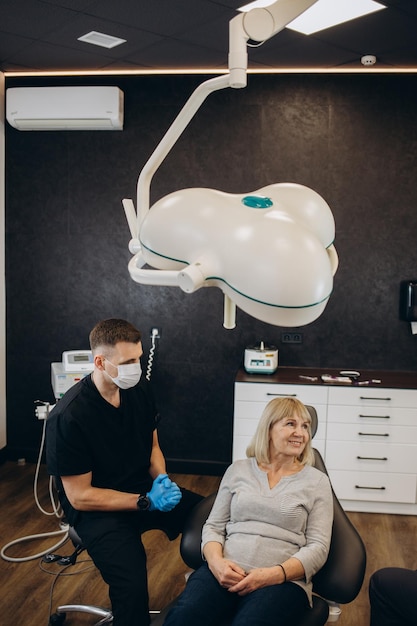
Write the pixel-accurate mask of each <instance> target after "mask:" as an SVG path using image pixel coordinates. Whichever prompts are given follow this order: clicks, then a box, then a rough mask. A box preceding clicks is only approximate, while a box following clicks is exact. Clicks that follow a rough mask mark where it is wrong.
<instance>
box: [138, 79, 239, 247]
mask: <svg viewBox="0 0 417 626" xmlns="http://www.w3.org/2000/svg"><path fill="white" fill-rule="evenodd" d="M229 84H230V83H229V75H228V74H225V75H222V76H216V78H211V79H209V80H206V81H204V83H202V84H201V85H199V86H198V87H197V89H195V90H194V92H193V93H192V94H191V96H190V97H189V99H188V100H187V102H186V103H185V105H184V106H183V108H182V109H181V111H180V112H179V114H178V115H177V117H176V118H175V120H174V121H173V123H172V124H171V126H170V127H169V128H168V130H167V132H166V133H165V135H164V136H163V138H162V139H161V141H160V142H159V144H158V145H157V147H156V148H155V150H154V151H153V153H152V155H151V156H150V158H149V159H148V161H147V162H146V163H145V165H144V167H143V169H142V171H141V173H140V175H139V178H138V184H137V222H138V223H137V235H139V232H140V225H141V223H142V220H143V218H144V217H145V216H146V214H147V212H148V211H149V203H150V186H151V181H152V178H153V175H154V174H155V172H156V170H157V169H158V167H159V166H160V165H161V163H162V161H163V160H164V159H165V158H166V156H167V155H168V153H169V152H170V150H171V149H172V147H173V146H174V145H175V143H176V142H177V141H178V139H179V137H180V136H181V135H182V133H183V132H184V130H185V129H186V127H187V126H188V124H189V123H190V121H191V119H192V118H193V117H194V115H195V114H196V113H197V111H198V109H199V108H200V106H201V105H202V104H203V102H204V100H205V99H206V98H207V96H209V95H210V94H211V93H213V92H214V91H217V90H219V89H224V88H225V87H229Z"/></svg>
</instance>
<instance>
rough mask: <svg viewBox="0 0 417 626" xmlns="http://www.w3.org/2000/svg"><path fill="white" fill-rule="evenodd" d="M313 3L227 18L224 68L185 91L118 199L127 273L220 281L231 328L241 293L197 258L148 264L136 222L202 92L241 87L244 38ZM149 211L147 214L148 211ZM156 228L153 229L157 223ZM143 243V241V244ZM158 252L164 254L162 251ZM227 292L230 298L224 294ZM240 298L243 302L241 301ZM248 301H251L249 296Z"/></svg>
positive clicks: (267, 33) (163, 281)
mask: <svg viewBox="0 0 417 626" xmlns="http://www.w3.org/2000/svg"><path fill="white" fill-rule="evenodd" d="M315 2H317V0H277V1H276V2H274V3H273V4H271V5H270V6H269V7H267V8H264V9H252V10H251V11H249V12H247V13H241V14H239V15H237V16H236V17H235V18H234V19H232V20H231V21H230V24H229V58H228V64H229V73H228V74H226V75H223V76H219V77H216V78H212V79H209V80H207V81H205V82H204V83H202V84H201V85H199V87H197V89H195V91H194V92H193V93H192V94H191V96H190V98H189V99H188V101H187V102H186V103H185V105H184V107H183V108H182V109H181V111H180V113H179V114H178V115H177V117H176V118H175V120H174V121H173V123H172V124H171V126H170V128H169V129H168V131H167V132H166V133H165V135H164V137H163V138H162V140H161V141H160V143H159V144H158V146H157V147H156V149H155V150H154V152H153V153H152V155H151V157H150V158H149V159H148V161H147V162H146V164H145V166H144V167H143V169H142V171H141V173H140V175H139V178H138V182H137V206H136V210H135V206H134V203H133V200H131V199H127V198H125V199H124V200H123V201H122V202H123V207H124V210H125V214H126V218H127V221H128V225H129V229H130V232H131V237H132V239H131V241H130V243H129V250H130V252H131V253H132V254H133V255H134V256H133V258H132V259H131V261H130V263H129V273H130V275H131V277H132V278H133V280H135V281H136V282H138V283H141V284H144V285H165V286H178V287H180V288H181V289H183V290H184V291H186V292H188V293H190V292H192V291H195V290H196V289H199V288H200V287H202V286H211V285H213V286H220V287H221V288H222V291H223V293H224V326H225V328H234V326H235V314H236V299H237V300H239V298H240V300H239V306H241V307H242V308H243V305H244V303H245V301H246V300H247V296H245V295H242V294H240V296H239V295H237V294H236V292H233V289H232V290H230V288H229V286H225V285H224V283H223V279H222V278H220V279H216V278H211V277H210V272H207V269H208V268H207V267H205V266H204V270H205V271H203V272H201V270H202V267H201V264H200V263H197V264H195V263H193V262H186V265H187V266H188V267H186V268H184V267H182V269H179V268H178V265H184V264H181V263H180V262H179V261H176V260H175V258H174V257H169V256H165V259H164V261H163V263H162V265H163V267H159V269H152V265H153V266H154V267H155V266H156V267H158V263H160V259H158V260H157V262H156V265H155V264H154V262H153V261H155V255H154V253H153V252H152V250H151V249H147V250H146V249H145V248H143V247H142V243H141V229H142V225H143V223H144V220H145V218H147V216H148V214H149V209H150V186H151V182H152V178H153V176H154V174H155V172H156V170H157V169H158V168H159V166H160V165H161V163H162V162H163V160H164V159H165V158H166V156H167V155H168V153H169V152H170V150H171V149H172V147H173V146H174V145H175V143H176V142H177V141H178V139H179V137H180V136H181V134H182V133H183V131H184V130H185V128H186V127H187V126H188V124H189V122H190V121H191V119H192V118H193V116H194V115H195V114H196V112H197V111H198V109H199V108H200V106H201V105H202V104H203V102H204V101H205V99H206V98H207V96H208V95H210V94H211V93H213V92H214V91H217V90H220V89H224V88H226V87H233V88H243V87H246V83H247V79H246V74H247V64H248V55H247V45H248V42H249V41H257V42H263V41H266V40H267V39H270V38H271V37H273V36H274V35H275V34H277V33H278V32H279V31H281V30H282V29H283V28H284V27H285V26H286V25H287V24H289V23H290V22H291V21H293V20H294V19H295V18H296V17H298V16H299V15H300V14H302V13H303V12H304V11H305V10H307V9H308V8H309V7H311V6H312V5H313V4H315ZM150 215H152V213H151V214H150ZM157 230H159V228H158V229H157ZM142 239H143V237H142ZM144 245H145V246H146V244H144ZM156 256H158V255H156ZM162 257H164V255H163V254H162ZM333 261H334V259H333ZM146 264H148V265H151V268H149V269H147V268H146V269H145V268H144V266H145V265H146ZM210 269H211V268H210ZM220 283H221V284H220ZM232 292H233V300H232V298H231V297H230V295H231V293H232ZM242 297H243V303H242V302H241V300H242ZM249 300H251V298H250V297H249ZM255 300H256V299H255ZM326 301H327V299H326ZM319 304H320V303H319ZM253 306H254V307H255V308H256V307H258V306H260V308H261V309H262V311H263V309H265V308H268V307H270V305H269V304H268V303H262V302H258V303H256V302H255V301H254V305H253ZM252 308H253V307H252ZM272 308H275V305H273V307H272ZM284 308H286V307H284ZM252 314H254V313H252ZM262 314H263V313H257V314H255V317H258V319H263V320H264V321H271V320H270V319H269V317H268V316H267V317H266V318H263V317H262V316H260V315H262ZM273 323H275V322H273ZM305 323H307V322H305ZM287 325H288V324H287Z"/></svg>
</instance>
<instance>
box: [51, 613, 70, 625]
mask: <svg viewBox="0 0 417 626" xmlns="http://www.w3.org/2000/svg"><path fill="white" fill-rule="evenodd" d="M66 616H67V614H66V613H54V614H53V615H51V616H50V617H49V626H59V625H60V624H63V623H64V621H65V618H66Z"/></svg>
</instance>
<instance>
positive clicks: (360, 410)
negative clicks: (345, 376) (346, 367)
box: [326, 387, 417, 513]
mask: <svg viewBox="0 0 417 626" xmlns="http://www.w3.org/2000/svg"><path fill="white" fill-rule="evenodd" d="M327 420H328V426H327V442H326V444H327V445H326V466H327V469H328V471H329V475H330V478H331V480H332V484H333V488H334V490H335V492H336V493H337V496H338V498H339V499H340V500H341V501H342V503H343V506H344V508H345V509H347V510H355V511H374V512H393V513H401V512H404V513H412V512H415V511H416V494H417V390H414V389H392V388H391V389H390V388H372V389H366V391H365V390H363V389H360V388H358V387H352V388H349V389H346V388H340V387H333V388H330V389H329V396H328V410H327Z"/></svg>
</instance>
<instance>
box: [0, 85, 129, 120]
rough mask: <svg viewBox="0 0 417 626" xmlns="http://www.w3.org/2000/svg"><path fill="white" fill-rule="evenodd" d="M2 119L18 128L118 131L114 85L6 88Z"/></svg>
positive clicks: (119, 102) (119, 106)
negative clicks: (4, 112) (4, 116)
mask: <svg viewBox="0 0 417 626" xmlns="http://www.w3.org/2000/svg"><path fill="white" fill-rule="evenodd" d="M6 119H7V121H8V122H9V124H11V125H12V126H14V128H17V129H18V130H122V129H123V91H121V90H120V89H119V88H118V87H10V88H9V89H6Z"/></svg>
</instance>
